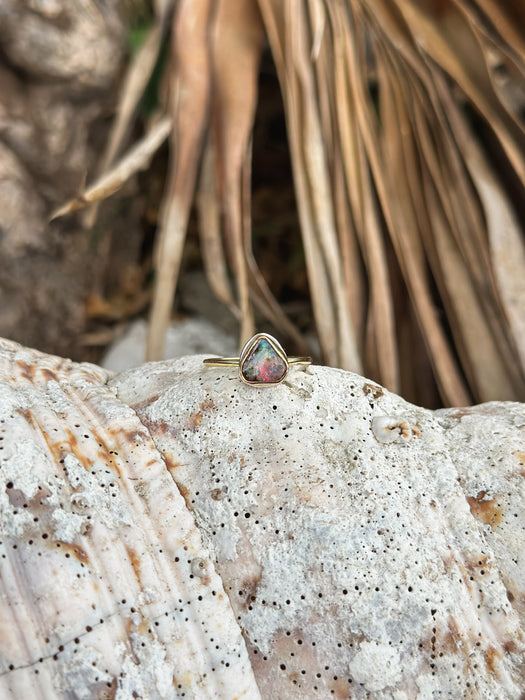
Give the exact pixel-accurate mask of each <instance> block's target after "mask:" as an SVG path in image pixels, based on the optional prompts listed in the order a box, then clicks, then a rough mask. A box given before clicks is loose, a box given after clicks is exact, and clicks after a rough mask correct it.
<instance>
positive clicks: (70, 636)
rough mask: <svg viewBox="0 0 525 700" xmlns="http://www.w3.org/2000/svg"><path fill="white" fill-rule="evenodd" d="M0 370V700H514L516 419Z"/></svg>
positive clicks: (310, 378)
mask: <svg viewBox="0 0 525 700" xmlns="http://www.w3.org/2000/svg"><path fill="white" fill-rule="evenodd" d="M0 366H1V375H2V384H1V387H0V414H1V415H0V421H1V422H0V428H1V435H0V437H1V438H2V439H1V440H0V457H1V468H0V508H1V521H2V537H1V540H2V544H1V545H0V584H1V587H2V589H1V597H0V664H1V666H0V697H2V698H19V697H33V696H35V697H45V698H71V697H78V698H102V697H117V698H126V699H127V698H130V697H143V698H179V697H186V698H188V697H190V698H191V697H193V698H221V699H224V700H230V699H232V698H236V697H238V698H258V697H261V698H263V699H266V698H268V699H274V698H275V699H279V700H281V699H282V698H292V699H293V698H326V697H337V698H365V697H366V698H396V699H398V700H401V699H402V698H429V697H432V696H433V694H434V695H435V696H437V695H442V696H444V697H447V696H448V697H454V698H456V697H467V698H470V697H471V698H480V697H481V698H495V699H496V698H497V699H498V700H500V699H502V698H520V696H521V695H522V693H523V691H524V689H525V678H524V670H523V658H524V650H525V637H524V634H523V625H524V622H525V606H524V602H525V596H524V591H525V565H524V560H523V557H524V554H523V553H524V552H525V480H524V476H525V440H524V437H525V408H524V406H523V405H521V404H512V403H491V404H484V405H481V406H476V407H472V408H464V409H450V410H441V411H435V412H432V411H428V410H425V409H421V408H418V407H415V406H413V405H411V404H408V403H407V402H405V401H404V400H403V399H401V398H399V397H397V396H394V395H392V394H389V393H388V392H387V391H386V390H385V389H382V388H381V387H380V386H378V385H376V384H374V383H372V382H370V381H368V380H366V379H363V378H362V377H360V376H358V375H354V374H351V373H349V372H342V371H339V370H335V369H329V368H323V367H311V368H309V369H307V370H305V371H302V370H298V369H293V370H291V371H290V373H289V375H288V377H287V378H286V380H285V382H283V383H282V384H279V385H276V386H273V387H264V388H262V389H258V388H256V387H252V386H247V385H244V384H242V383H241V382H240V380H239V379H238V376H237V374H236V371H235V369H234V368H232V369H228V368H206V367H204V366H203V365H202V357H200V356H192V357H186V358H182V359H179V360H174V361H167V362H160V363H152V364H148V365H143V366H141V367H138V368H136V369H133V370H129V371H127V372H124V373H122V374H120V375H116V376H112V375H111V374H110V373H109V372H107V371H104V370H102V369H100V368H97V367H95V366H93V365H88V364H81V365H79V364H75V363H72V362H70V361H68V360H61V359H60V358H56V357H51V356H46V355H43V354H41V353H38V352H35V351H32V350H27V349H24V348H21V347H20V346H17V345H15V344H14V343H10V342H8V341H4V342H3V343H2V353H1V357H0Z"/></svg>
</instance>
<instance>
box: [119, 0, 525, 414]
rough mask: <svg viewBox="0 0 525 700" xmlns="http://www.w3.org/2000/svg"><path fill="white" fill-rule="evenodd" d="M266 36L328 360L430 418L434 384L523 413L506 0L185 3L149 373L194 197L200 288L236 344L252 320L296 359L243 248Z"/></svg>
mask: <svg viewBox="0 0 525 700" xmlns="http://www.w3.org/2000/svg"><path fill="white" fill-rule="evenodd" d="M169 5H170V3H165V4H164V5H162V8H163V9H162V10H159V13H158V16H159V18H162V19H159V23H158V27H157V29H156V31H157V34H156V35H155V37H158V36H162V32H163V31H164V30H163V27H164V26H165V22H166V20H165V18H166V17H167V16H169V12H167V11H166V8H167V7H168V6H169ZM159 7H160V5H159ZM265 36H266V38H267V41H268V42H269V46H270V50H271V53H272V56H273V60H274V63H275V66H276V69H277V74H278V78H279V81H280V86H281V92H282V98H283V105H284V112H285V116H286V124H287V132H288V143H289V148H290V157H291V162H292V169H293V176H294V184H295V191H296V199H297V207H298V213H299V219H300V225H301V231H302V237H303V244H304V250H305V257H306V266H307V271H308V278H309V285H310V293H311V298H312V306H313V311H314V316H315V323H316V328H317V332H318V336H319V341H320V346H321V350H322V353H323V357H324V360H325V361H326V362H327V363H328V364H331V365H336V366H340V367H343V368H347V369H352V370H356V371H361V372H365V373H366V374H368V375H369V376H372V377H373V378H374V379H376V380H378V381H379V382H381V383H383V384H384V385H386V386H387V387H388V388H390V389H392V390H394V391H401V392H402V393H404V394H405V395H407V396H409V397H410V398H412V399H413V400H417V401H420V402H422V403H427V404H430V403H435V400H436V397H435V395H434V394H435V390H434V389H433V386H434V385H435V386H436V387H437V391H438V392H439V394H440V397H441V400H442V401H443V402H444V403H446V404H456V405H458V404H467V403H469V402H470V401H472V400H476V401H480V400H481V401H483V400H490V399H496V398H499V399H523V398H525V274H524V272H525V241H524V231H523V226H522V224H521V223H520V221H519V211H518V209H519V206H518V205H519V203H520V201H522V200H523V194H524V189H525V138H524V124H523V109H524V105H525V89H524V85H525V80H524V77H525V6H524V5H520V4H517V3H515V2H514V1H513V0H500V1H498V2H496V0H347V1H346V2H345V1H343V0H309V2H302V1H300V0H258V1H257V0H217V2H211V0H203V2H199V3H192V2H190V1H189V0H180V2H179V3H177V5H176V9H175V12H174V14H173V27H172V32H171V62H170V65H169V68H168V70H167V75H166V83H167V86H168V92H169V101H168V112H169V115H170V117H171V119H172V124H173V127H172V132H171V167H170V174H169V178H168V183H167V186H166V194H165V199H164V205H163V212H162V217H161V227H160V231H159V235H158V239H157V250H156V269H157V279H156V289H155V293H154V301H153V308H152V321H151V328H150V339H149V354H150V357H151V358H152V359H153V358H158V357H160V356H161V354H162V349H163V342H164V341H163V338H164V333H165V329H166V327H167V324H168V321H169V315H170V310H171V306H172V300H173V295H174V291H175V287H176V281H177V276H178V271H179V267H180V261H181V255H182V249H183V244H184V238H185V232H186V227H187V222H188V217H189V213H190V207H191V206H192V203H193V201H194V198H195V196H196V199H197V206H198V212H199V219H200V227H201V243H202V250H203V258H204V263H205V269H206V272H207V275H208V279H209V282H210V285H211V287H212V289H213V290H214V291H215V293H216V295H217V296H218V297H219V298H220V299H221V300H222V301H223V302H224V303H225V304H227V305H228V306H229V307H230V308H231V309H232V311H233V312H234V313H235V314H236V315H237V316H238V318H239V322H240V336H241V338H240V339H241V341H243V340H246V339H247V337H248V336H250V335H251V334H252V333H253V331H254V316H253V312H252V303H255V304H256V305H257V306H258V308H259V309H260V310H261V311H262V312H263V313H264V314H265V316H266V317H267V318H268V319H269V320H270V321H271V322H272V323H273V324H274V325H275V326H276V328H277V329H278V330H279V331H280V332H282V333H283V334H285V335H288V336H291V337H293V338H294V340H295V342H296V344H297V345H298V346H300V345H301V343H302V340H301V337H300V335H299V333H298V331H297V330H296V328H295V327H294V326H293V324H292V323H291V322H290V321H289V320H288V318H287V317H286V316H285V314H284V313H283V312H282V310H281V308H280V306H279V304H278V303H277V301H276V300H275V299H274V297H273V296H272V294H271V292H270V290H269V288H268V286H267V284H266V282H265V280H264V278H263V276H262V275H261V273H260V271H259V269H258V267H257V263H256V261H255V259H254V256H253V253H252V248H251V221H250V174H251V138H252V129H253V121H254V116H255V109H256V102H257V79H258V70H259V61H260V56H261V52H262V49H263V45H264V37H265ZM151 43H152V45H153V47H154V50H155V51H156V52H158V45H159V39H158V38H152V39H151ZM145 50H146V49H145ZM148 55H150V64H149V65H151V64H152V61H151V56H152V55H153V54H151V51H150V53H148ZM155 55H156V54H155ZM136 70H137V68H136V66H134V67H132V68H131V72H133V71H136ZM142 82H143V83H144V79H142ZM137 94H138V93H137V92H136V91H135V93H134V95H135V97H133V99H128V102H127V104H128V105H134V104H136V101H137V98H136V95H137ZM132 111H133V110H132V109H131V108H130V107H129V106H128V107H127V108H126V109H125V110H124V109H121V110H120V114H121V117H120V122H119V124H120V126H118V128H116V132H117V136H118V139H117V136H115V137H114V139H113V142H112V145H111V147H110V155H111V158H113V157H114V155H115V154H116V153H117V150H118V148H117V147H116V146H115V143H116V141H115V139H117V140H118V143H119V144H120V142H121V140H122V135H123V134H124V132H125V130H126V129H125V128H124V127H125V123H127V121H126V120H128V121H129V118H130V115H131V113H132ZM122 114H126V115H127V116H126V118H124V117H122ZM110 160H111V159H110ZM110 160H108V163H109V162H110ZM256 166H257V164H256V163H255V167H256ZM196 191H197V195H196ZM230 272H232V273H233V277H234V280H235V289H234V290H233V289H232V288H231V285H230V279H229V274H230ZM434 383H435V384H434Z"/></svg>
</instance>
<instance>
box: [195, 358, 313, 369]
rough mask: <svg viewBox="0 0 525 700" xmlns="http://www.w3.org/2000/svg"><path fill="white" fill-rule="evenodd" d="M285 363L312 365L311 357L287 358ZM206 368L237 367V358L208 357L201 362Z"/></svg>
mask: <svg viewBox="0 0 525 700" xmlns="http://www.w3.org/2000/svg"><path fill="white" fill-rule="evenodd" d="M286 361H287V362H288V364H289V365H310V364H312V358H311V357H287V358H286ZM203 362H204V364H205V365H207V366H208V367H238V366H239V358H238V357H208V358H206V359H205V360H203Z"/></svg>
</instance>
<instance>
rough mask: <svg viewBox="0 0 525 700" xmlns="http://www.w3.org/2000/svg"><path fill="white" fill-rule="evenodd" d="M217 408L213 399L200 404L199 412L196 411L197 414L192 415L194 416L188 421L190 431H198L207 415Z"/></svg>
mask: <svg viewBox="0 0 525 700" xmlns="http://www.w3.org/2000/svg"><path fill="white" fill-rule="evenodd" d="M214 408H215V404H214V403H213V401H212V400H211V399H205V400H204V401H202V402H201V403H200V404H199V410H198V411H196V412H195V413H192V415H191V416H190V417H189V419H188V427H189V429H190V430H192V431H193V430H196V429H197V428H198V427H199V426H200V424H201V423H202V419H203V418H204V416H205V415H206V414H209V413H211V412H212V410H213V409H214Z"/></svg>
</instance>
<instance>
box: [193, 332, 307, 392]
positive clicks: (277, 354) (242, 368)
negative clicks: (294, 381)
mask: <svg viewBox="0 0 525 700" xmlns="http://www.w3.org/2000/svg"><path fill="white" fill-rule="evenodd" d="M311 362H312V358H311V357H288V356H287V355H286V353H285V351H284V350H283V348H282V347H281V344H280V343H279V341H277V340H276V339H275V338H274V337H273V336H272V335H269V334H268V333H257V335H254V336H253V338H250V340H249V341H248V342H247V343H246V345H245V346H244V347H243V349H242V351H241V354H240V357H208V358H206V359H205V360H204V364H205V365H206V366H208V367H238V368H239V377H240V378H241V379H242V381H243V382H244V383H245V384H255V385H259V386H266V385H268V384H279V383H280V382H282V381H283V379H284V378H285V377H286V375H287V374H288V370H289V369H290V365H309V364H311Z"/></svg>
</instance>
